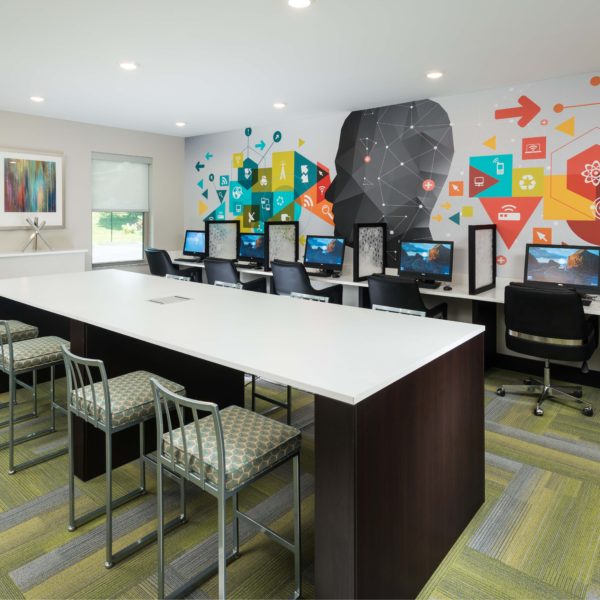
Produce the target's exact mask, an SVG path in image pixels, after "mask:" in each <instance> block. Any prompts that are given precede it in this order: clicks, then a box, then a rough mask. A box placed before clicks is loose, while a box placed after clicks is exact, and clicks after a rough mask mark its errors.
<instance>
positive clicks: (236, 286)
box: [215, 281, 244, 290]
mask: <svg viewBox="0 0 600 600" xmlns="http://www.w3.org/2000/svg"><path fill="white" fill-rule="evenodd" d="M215 285H216V286H217V287H226V288H233V289H235V290H243V289H244V284H243V283H241V282H239V283H230V282H229V281H215Z"/></svg>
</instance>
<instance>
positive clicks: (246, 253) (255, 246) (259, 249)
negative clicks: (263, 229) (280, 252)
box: [238, 233, 265, 265]
mask: <svg viewBox="0 0 600 600" xmlns="http://www.w3.org/2000/svg"><path fill="white" fill-rule="evenodd" d="M238 260H241V261H248V262H251V263H257V264H261V265H262V264H264V262H265V236H264V234H263V233H240V243H239V244H238Z"/></svg>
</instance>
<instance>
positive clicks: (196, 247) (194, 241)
mask: <svg viewBox="0 0 600 600" xmlns="http://www.w3.org/2000/svg"><path fill="white" fill-rule="evenodd" d="M183 254H184V256H194V257H197V258H204V256H206V233H205V232H204V231H196V230H193V229H188V230H187V231H186V232H185V239H184V242H183Z"/></svg>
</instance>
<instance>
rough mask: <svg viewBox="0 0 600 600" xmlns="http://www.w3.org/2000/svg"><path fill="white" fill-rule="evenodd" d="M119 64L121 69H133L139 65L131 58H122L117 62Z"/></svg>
mask: <svg viewBox="0 0 600 600" xmlns="http://www.w3.org/2000/svg"><path fill="white" fill-rule="evenodd" d="M119 66H120V67H121V69H123V71H135V70H136V69H137V68H138V66H139V65H138V64H137V63H136V62H133V61H132V60H124V61H123V62H120V63H119Z"/></svg>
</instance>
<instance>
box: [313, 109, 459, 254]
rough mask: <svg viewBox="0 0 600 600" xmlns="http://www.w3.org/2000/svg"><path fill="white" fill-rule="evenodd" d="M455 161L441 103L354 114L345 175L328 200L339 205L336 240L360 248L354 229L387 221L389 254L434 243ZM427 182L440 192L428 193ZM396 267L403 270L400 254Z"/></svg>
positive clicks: (340, 155)
mask: <svg viewBox="0 0 600 600" xmlns="http://www.w3.org/2000/svg"><path fill="white" fill-rule="evenodd" d="M453 155H454V142H453V136H452V127H451V125H450V119H449V117H448V114H447V113H446V111H445V110H444V109H443V108H442V106H441V105H440V104H438V103H437V102H434V101H433V100H418V101H413V102H404V103H402V104H394V105H391V106H382V107H379V108H373V109H368V110H359V111H354V112H352V113H350V115H349V116H348V117H347V118H346V120H345V121H344V124H343V126H342V130H341V132H340V141H339V146H338V151H337V155H336V159H335V165H336V172H337V175H336V177H335V179H334V180H333V182H332V183H331V185H330V186H329V189H328V190H327V191H326V192H325V197H326V198H327V200H329V201H331V202H332V203H333V206H332V209H333V215H332V217H333V216H335V232H336V235H340V236H343V237H344V238H346V241H347V242H348V243H349V244H350V245H352V244H353V239H352V238H353V235H354V223H376V222H382V221H383V222H385V223H387V235H388V247H389V248H394V249H395V248H397V247H398V242H399V241H400V240H401V239H431V231H430V229H429V220H430V215H431V211H432V209H433V207H434V205H435V203H436V200H437V195H438V193H439V190H441V189H442V188H443V186H444V183H445V181H446V178H447V176H448V171H449V168H450V163H451V161H452V157H453ZM426 179H431V180H433V182H434V183H435V188H434V189H431V190H429V191H427V190H424V189H423V187H422V184H423V181H425V180H426ZM321 204H323V202H321V203H319V206H320V205H321ZM309 210H310V208H309ZM328 210H329V208H326V209H325V213H323V216H325V217H326V218H328V217H327V214H328V212H327V211H328ZM311 212H315V211H314V209H313V210H311ZM331 222H333V218H332V219H331ZM389 264H390V266H393V265H396V264H397V254H396V253H395V252H393V253H391V254H390V256H389Z"/></svg>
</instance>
